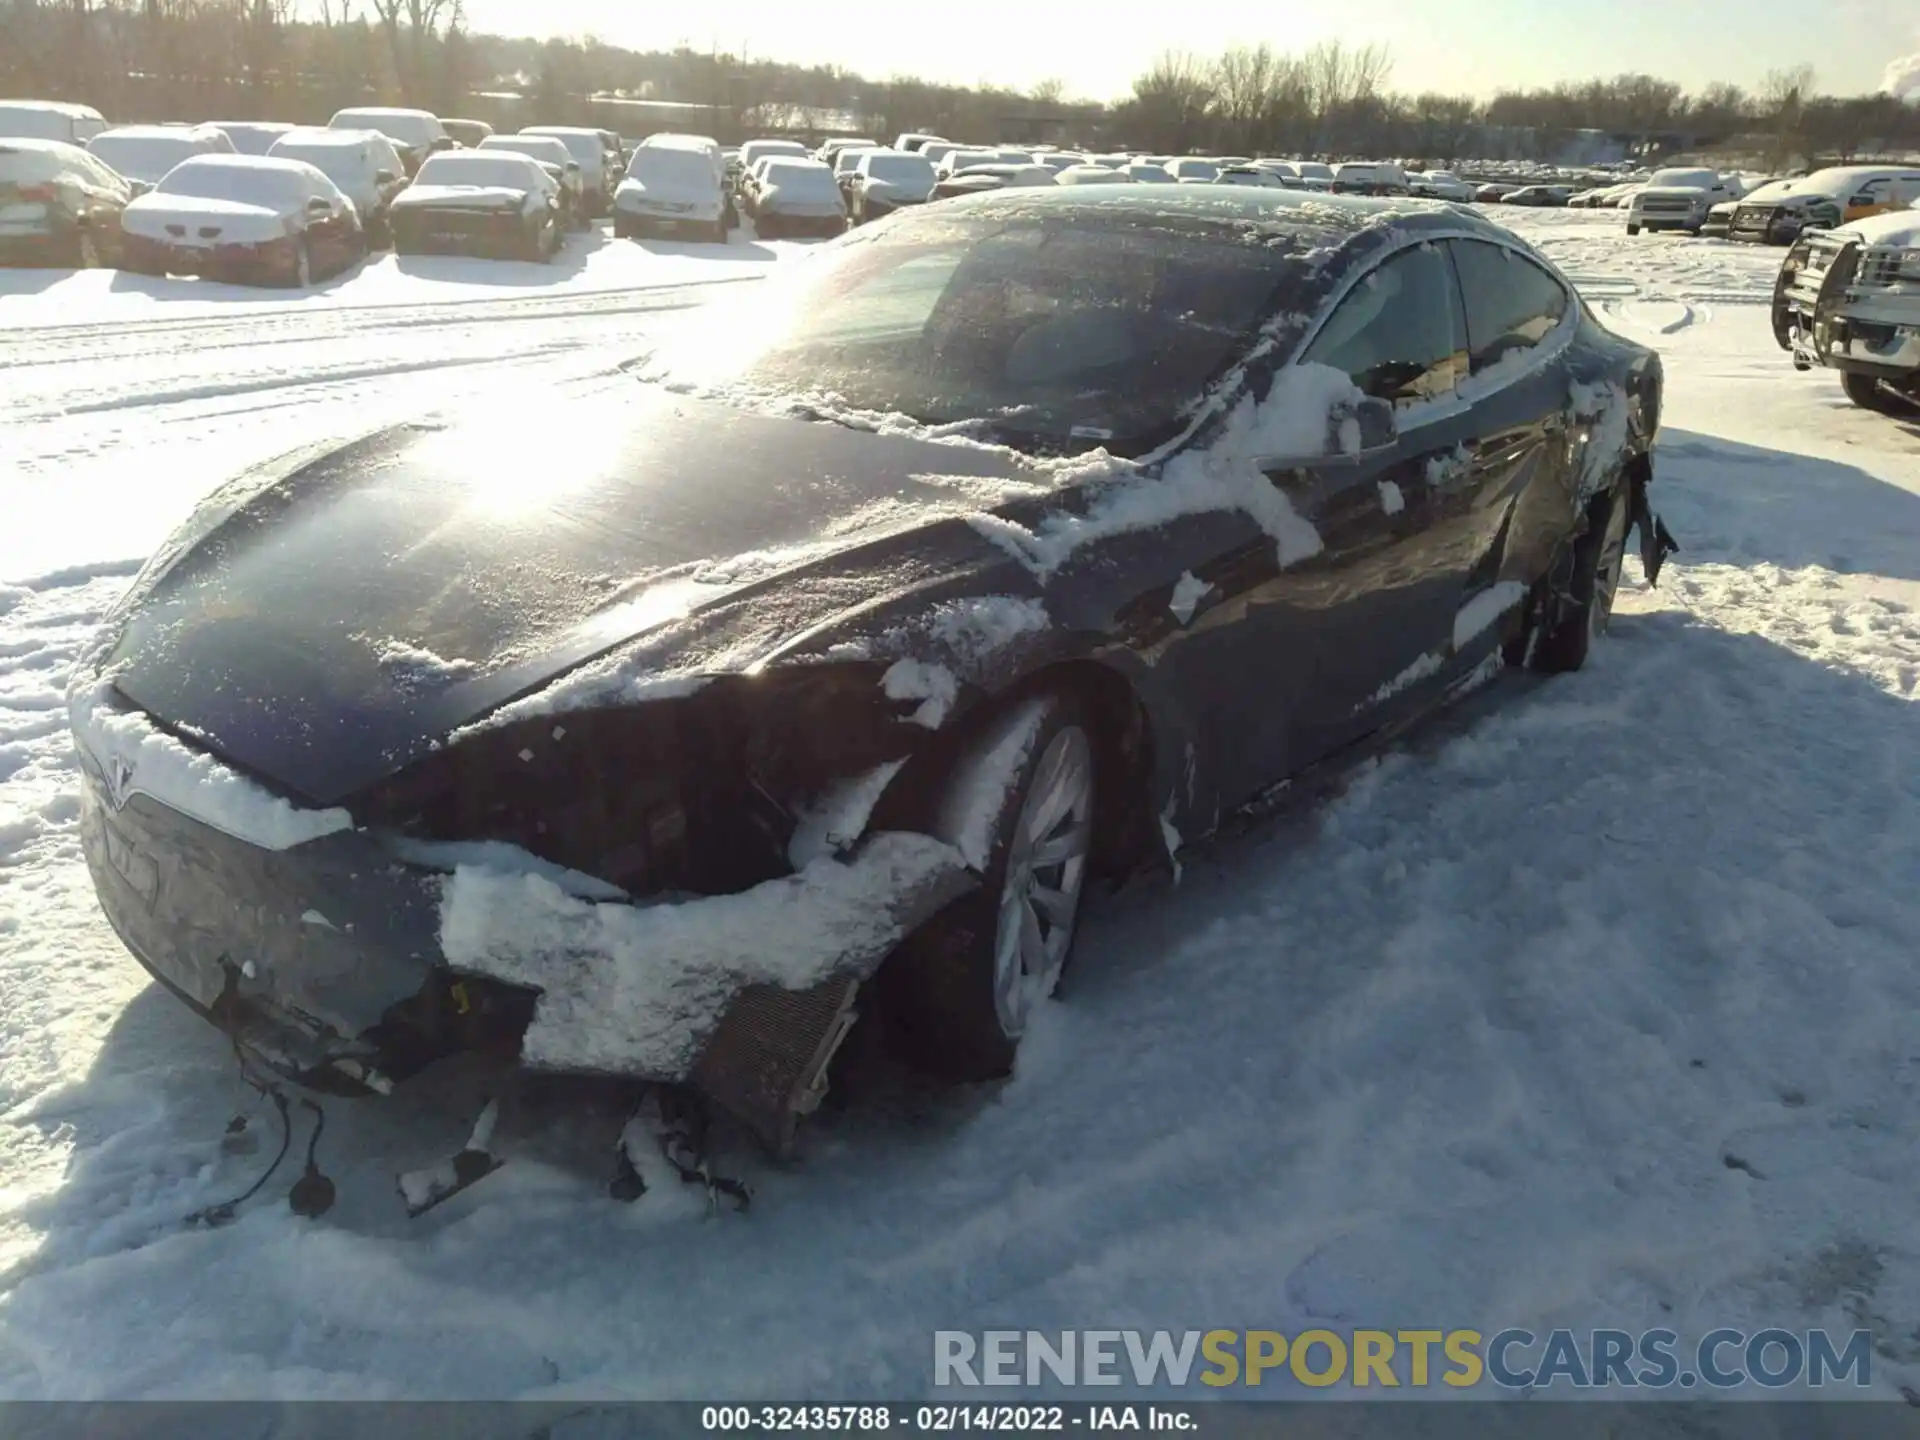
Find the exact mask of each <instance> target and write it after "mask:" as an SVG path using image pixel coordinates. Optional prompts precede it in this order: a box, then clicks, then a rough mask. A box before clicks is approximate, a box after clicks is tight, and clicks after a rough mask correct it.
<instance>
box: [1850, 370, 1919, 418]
mask: <svg viewBox="0 0 1920 1440" xmlns="http://www.w3.org/2000/svg"><path fill="white" fill-rule="evenodd" d="M1840 388H1841V389H1843V390H1845V391H1846V392H1847V399H1849V400H1851V401H1852V402H1853V403H1854V404H1856V405H1858V406H1860V407H1861V408H1862V409H1864V410H1875V411H1878V412H1879V413H1880V414H1882V415H1900V416H1910V415H1913V414H1914V413H1915V412H1916V411H1920V382H1917V383H1916V387H1915V388H1914V389H1913V390H1912V391H1910V392H1909V394H1907V395H1902V394H1901V393H1900V392H1899V391H1898V390H1895V389H1894V388H1893V386H1892V385H1891V384H1890V383H1888V382H1887V381H1884V380H1876V379H1874V377H1873V376H1871V375H1857V374H1855V373H1853V372H1852V371H1850V370H1842V371H1841V372H1840Z"/></svg>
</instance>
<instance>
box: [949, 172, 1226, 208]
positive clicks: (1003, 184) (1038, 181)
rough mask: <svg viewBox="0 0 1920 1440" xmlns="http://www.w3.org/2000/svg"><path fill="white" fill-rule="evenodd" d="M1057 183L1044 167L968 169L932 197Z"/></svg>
mask: <svg viewBox="0 0 1920 1440" xmlns="http://www.w3.org/2000/svg"><path fill="white" fill-rule="evenodd" d="M1058 183H1059V181H1058V180H1056V179H1055V178H1054V174H1053V172H1052V171H1051V170H1049V169H1047V167H1046V166H1044V165H969V166H968V167H967V168H966V169H964V170H960V171H957V172H955V173H954V174H952V175H949V176H948V177H947V178H946V179H944V180H942V181H941V182H940V183H939V184H938V185H936V186H934V187H933V196H934V198H935V199H936V200H951V199H953V198H954V197H955V196H959V195H984V194H985V193H986V192H987V191H989V190H1022V189H1029V188H1033V187H1036V186H1051V185H1057V184H1058ZM1193 183H1195V184H1199V183H1200V182H1199V181H1195V182H1193Z"/></svg>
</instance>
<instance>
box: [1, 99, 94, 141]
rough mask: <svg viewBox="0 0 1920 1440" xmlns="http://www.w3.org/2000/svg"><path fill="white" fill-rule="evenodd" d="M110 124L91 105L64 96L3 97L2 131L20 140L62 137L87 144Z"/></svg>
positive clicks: (58, 138) (65, 139) (61, 138)
mask: <svg viewBox="0 0 1920 1440" xmlns="http://www.w3.org/2000/svg"><path fill="white" fill-rule="evenodd" d="M106 128H107V122H106V121H105V120H104V119H103V118H102V117H101V114H100V112H99V111H98V110H96V109H94V108H93V107H92V106H91V105H70V104H68V103H67V102H66V101H64V100H0V135H6V136H12V137H13V138H15V139H19V140H58V141H60V142H61V143H62V144H66V145H80V146H84V145H85V144H86V143H87V141H89V140H91V139H92V138H93V137H94V136H96V135H98V134H99V133H100V132H101V131H102V130H105V129H106Z"/></svg>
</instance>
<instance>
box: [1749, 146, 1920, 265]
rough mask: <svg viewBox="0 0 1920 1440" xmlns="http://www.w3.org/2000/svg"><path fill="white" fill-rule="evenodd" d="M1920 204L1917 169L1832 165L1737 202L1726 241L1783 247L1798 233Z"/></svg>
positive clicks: (1771, 186) (1775, 185)
mask: <svg viewBox="0 0 1920 1440" xmlns="http://www.w3.org/2000/svg"><path fill="white" fill-rule="evenodd" d="M1915 200H1920V165H1836V166H1833V167H1831V168H1829V169H1826V170H1816V171H1814V172H1813V174H1811V175H1805V176H1802V177H1800V178H1799V179H1795V180H1776V181H1774V182H1772V183H1771V184H1769V185H1764V186H1762V187H1760V188H1759V189H1757V190H1755V191H1753V192H1752V193H1751V194H1749V195H1747V196H1745V197H1743V198H1742V199H1741V200H1740V201H1739V202H1738V203H1737V204H1736V205H1734V206H1733V208H1732V212H1731V214H1730V215H1729V216H1728V221H1727V238H1728V239H1730V240H1747V241H1756V242H1758V243H1760V244H1765V245H1789V244H1791V243H1792V242H1793V241H1794V240H1796V239H1798V238H1799V235H1800V232H1801V231H1802V230H1815V229H1832V228H1833V227H1834V226H1836V225H1849V224H1852V223H1853V222H1854V221H1855V220H1864V219H1866V218H1867V217H1868V216H1870V215H1879V214H1883V213H1885V212H1887V211H1889V210H1900V209H1904V208H1905V207H1906V206H1908V205H1910V204H1912V203H1913V202H1914V201H1915Z"/></svg>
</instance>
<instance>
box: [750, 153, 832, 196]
mask: <svg viewBox="0 0 1920 1440" xmlns="http://www.w3.org/2000/svg"><path fill="white" fill-rule="evenodd" d="M767 188H768V189H769V190H783V191H785V192H786V193H787V194H789V195H792V196H795V197H796V198H799V199H814V198H818V199H826V198H827V197H829V196H831V197H833V198H835V199H838V198H839V195H840V188H839V186H837V185H835V184H834V183H833V172H832V171H831V170H829V169H827V167H826V166H824V165H822V164H821V163H820V162H819V161H817V160H772V161H769V162H768V164H767Z"/></svg>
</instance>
